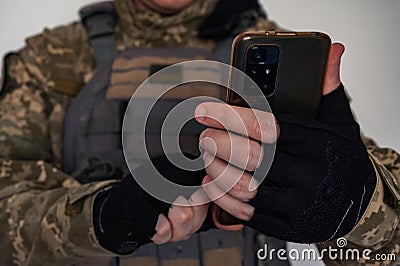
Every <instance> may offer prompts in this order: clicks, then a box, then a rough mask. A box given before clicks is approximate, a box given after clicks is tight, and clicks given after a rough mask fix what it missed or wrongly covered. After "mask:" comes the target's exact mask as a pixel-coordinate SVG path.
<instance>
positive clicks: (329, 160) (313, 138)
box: [246, 85, 376, 243]
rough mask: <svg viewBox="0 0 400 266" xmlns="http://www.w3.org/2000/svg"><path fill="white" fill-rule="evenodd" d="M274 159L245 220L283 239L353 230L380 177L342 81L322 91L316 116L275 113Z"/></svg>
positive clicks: (317, 238)
mask: <svg viewBox="0 0 400 266" xmlns="http://www.w3.org/2000/svg"><path fill="white" fill-rule="evenodd" d="M275 115H276V118H277V120H278V123H279V125H280V136H279V139H278V141H277V145H276V151H275V157H274V161H273V163H272V166H271V169H270V171H269V173H268V175H267V177H266V178H265V180H264V181H263V183H262V184H261V185H260V186H259V188H258V193H257V195H256V197H255V198H254V199H252V200H251V201H250V204H251V205H252V206H254V207H255V213H254V216H253V217H252V219H251V220H250V221H249V222H247V223H246V224H247V225H248V226H250V227H252V228H254V229H257V230H259V231H260V232H262V233H264V234H266V235H269V236H272V237H276V238H279V239H283V240H287V241H292V242H301V243H317V242H323V241H328V240H331V239H334V238H337V237H341V236H343V235H345V234H347V233H349V232H350V231H351V230H352V229H353V228H354V226H355V225H356V224H357V222H358V221H359V219H360V218H361V217H362V215H363V213H364V211H365V209H366V207H367V205H368V203H369V201H370V199H371V196H372V194H373V191H374V188H375V185H376V177H375V172H374V168H373V166H372V164H371V162H370V160H369V157H368V154H367V151H366V148H365V146H364V144H363V143H362V140H361V137H360V130H359V125H358V124H357V123H356V122H355V120H354V118H353V115H352V112H351V109H350V105H349V101H348V99H347V97H346V94H345V91H344V88H343V86H342V85H341V86H340V87H339V88H338V89H337V90H335V91H333V92H331V93H329V94H328V95H325V96H323V98H322V102H321V109H320V117H319V118H318V119H316V120H313V119H309V118H305V117H299V116H294V115H283V114H275Z"/></svg>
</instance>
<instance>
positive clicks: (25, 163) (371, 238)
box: [0, 0, 400, 265]
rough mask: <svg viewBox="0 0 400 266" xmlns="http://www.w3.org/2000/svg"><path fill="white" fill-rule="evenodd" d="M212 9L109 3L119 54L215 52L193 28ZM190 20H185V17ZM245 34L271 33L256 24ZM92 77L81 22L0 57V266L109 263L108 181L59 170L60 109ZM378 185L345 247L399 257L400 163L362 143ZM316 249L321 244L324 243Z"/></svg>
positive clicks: (207, 5) (268, 26) (121, 0)
mask: <svg viewBox="0 0 400 266" xmlns="http://www.w3.org/2000/svg"><path fill="white" fill-rule="evenodd" d="M215 3H216V1H215V0H213V1H195V2H194V4H193V5H191V6H190V7H188V8H187V9H185V10H184V11H183V12H180V13H179V14H178V15H175V16H166V17H162V16H160V15H159V14H156V13H152V12H140V13H139V12H137V10H135V8H134V7H133V4H132V1H131V0H116V1H115V7H116V11H117V13H118V16H119V23H118V25H117V28H116V33H117V42H118V49H119V50H124V49H126V48H130V47H150V46H169V45H170V46H190V47H203V48H204V47H206V48H209V49H212V48H213V45H214V43H213V42H212V41H207V42H206V41H203V40H200V39H199V38H197V37H196V34H197V32H196V30H195V29H196V28H197V26H198V25H199V23H200V22H201V21H202V19H203V18H204V17H205V16H207V15H208V14H209V13H210V12H211V11H212V10H213V8H214V6H215ZM189 18H190V19H189ZM253 29H263V30H273V29H277V27H276V25H275V24H274V23H272V22H270V21H267V20H265V19H259V20H258V22H257V24H256V26H255V27H254V28H253ZM94 71H95V68H94V59H93V52H92V51H91V48H90V46H89V44H88V38H87V35H86V32H85V30H84V28H83V27H82V25H81V24H80V23H78V22H77V23H73V24H70V25H67V26H62V27H58V28H56V29H52V30H48V29H45V30H44V32H43V33H42V34H40V35H37V36H34V37H31V38H29V39H27V41H26V47H25V48H23V49H22V50H20V51H18V52H17V53H11V54H8V55H7V56H6V57H5V59H4V75H3V77H2V78H3V79H2V85H1V87H0V121H1V123H0V224H1V227H0V236H1V237H0V247H1V248H0V264H1V265H12V264H16V265H21V264H29V265H42V264H43V262H44V261H45V262H46V264H51V265H55V264H66V263H71V262H74V261H77V260H80V259H81V258H85V257H95V256H96V257H99V256H109V255H112V254H111V253H110V252H109V251H107V250H105V249H103V248H102V247H101V246H100V245H99V244H98V242H97V240H96V237H95V234H94V230H93V226H92V205H93V199H94V198H95V196H96V194H97V193H98V192H99V190H101V188H104V187H106V186H109V185H110V184H112V183H114V182H117V181H114V180H110V181H104V182H96V183H88V184H84V185H81V184H79V183H78V182H77V181H75V180H74V179H73V178H72V177H71V176H69V175H67V174H65V173H63V172H62V171H60V170H59V169H60V168H61V159H62V158H61V157H62V156H61V154H62V152H61V151H62V133H63V118H64V114H65V111H66V108H67V106H68V104H69V103H70V101H71V100H72V99H73V98H74V96H75V95H76V94H77V93H78V92H79V89H80V88H82V86H83V85H84V84H85V83H86V82H88V80H90V78H91V77H92V76H93V73H94ZM366 144H367V146H368V148H369V151H370V154H371V160H372V161H373V162H374V165H375V167H376V170H377V176H378V180H380V181H379V182H378V184H380V185H378V186H377V190H376V191H375V194H374V197H373V200H372V201H371V203H370V206H369V208H368V210H367V212H366V214H365V215H364V218H363V219H362V220H361V221H360V223H359V225H358V226H357V227H356V228H355V229H354V230H353V232H352V233H351V234H349V236H348V239H349V240H350V241H351V242H352V243H354V245H355V246H357V247H360V248H362V247H369V248H373V249H374V250H376V252H383V251H384V252H385V253H390V252H392V253H396V254H398V253H399V252H400V245H399V239H400V233H399V231H398V230H397V229H398V221H399V218H398V202H399V200H400V198H399V193H400V192H399V191H400V189H399V188H400V186H399V182H400V169H399V168H400V161H399V155H398V154H397V153H395V152H394V151H392V150H389V149H379V148H378V147H377V146H376V145H375V144H374V143H372V142H370V141H366ZM324 245H327V243H325V244H324Z"/></svg>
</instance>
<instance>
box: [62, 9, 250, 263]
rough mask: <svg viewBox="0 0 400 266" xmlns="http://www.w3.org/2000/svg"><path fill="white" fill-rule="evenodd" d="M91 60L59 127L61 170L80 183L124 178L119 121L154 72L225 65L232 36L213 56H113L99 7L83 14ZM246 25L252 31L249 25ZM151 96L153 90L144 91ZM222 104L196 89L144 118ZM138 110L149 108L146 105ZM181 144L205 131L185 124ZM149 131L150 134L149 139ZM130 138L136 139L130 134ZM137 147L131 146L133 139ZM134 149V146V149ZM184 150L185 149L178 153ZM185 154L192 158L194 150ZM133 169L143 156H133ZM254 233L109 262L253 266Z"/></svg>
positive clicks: (155, 248) (105, 13)
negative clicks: (89, 74) (182, 106)
mask: <svg viewBox="0 0 400 266" xmlns="http://www.w3.org/2000/svg"><path fill="white" fill-rule="evenodd" d="M80 14H81V18H82V23H83V25H84V26H85V28H86V30H87V33H88V37H89V40H90V43H91V46H92V48H93V51H94V55H95V61H96V73H95V75H94V76H93V78H92V79H91V80H90V81H89V82H88V83H87V84H86V85H85V86H84V87H83V88H82V89H81V91H80V92H79V94H78V95H77V96H76V98H75V99H74V101H73V102H72V103H71V104H70V105H69V107H68V110H67V113H66V116H65V122H64V145H63V170H64V171H65V172H66V173H68V174H71V175H72V176H74V177H75V178H76V179H77V180H78V181H80V182H81V183H85V182H91V181H99V180H105V179H112V178H120V177H121V176H123V175H124V174H126V173H127V171H128V170H127V168H126V165H125V160H124V154H123V151H122V143H121V128H122V120H123V115H124V112H125V109H126V106H127V103H128V100H129V97H130V95H131V94H132V93H133V92H134V90H135V89H136V88H137V87H138V86H139V85H140V83H141V82H143V81H144V80H145V79H146V78H148V76H149V75H151V74H152V72H155V71H157V70H158V69H160V68H162V67H164V66H165V65H170V64H174V63H178V62H183V61H187V60H192V59H214V60H215V59H216V60H218V61H221V62H225V63H228V62H229V56H230V47H231V43H232V40H233V38H234V36H230V37H229V38H226V39H223V40H220V41H218V42H217V45H216V49H215V51H214V53H210V52H208V51H206V50H202V49H194V48H182V47H181V48H133V49H128V50H126V51H123V52H120V53H118V52H117V50H116V45H115V39H114V26H115V20H116V15H115V13H114V9H113V4H112V2H102V3H98V4H94V5H90V6H87V7H85V8H83V9H82V10H81V13H80ZM247 26H249V25H247ZM149 93H151V92H149ZM199 94H201V95H204V94H205V95H209V96H212V97H215V98H220V99H223V98H224V94H223V92H222V93H221V90H218V89H215V88H213V89H209V90H208V91H207V90H203V91H196V90H193V88H192V89H191V88H187V90H181V91H180V92H179V93H175V94H174V93H172V94H170V95H168V96H167V97H165V98H164V99H163V101H160V103H159V104H158V105H157V106H155V110H154V112H153V114H152V115H151V116H150V117H149V121H150V124H151V123H152V121H153V122H154V123H157V122H159V121H162V120H163V119H164V118H165V116H166V115H167V113H168V111H169V110H170V109H171V108H172V107H173V106H174V105H176V104H177V103H179V102H180V101H182V100H183V99H185V98H188V97H191V96H195V95H199ZM140 104H146V99H143V102H142V103H140ZM188 128H189V132H187V134H186V136H185V137H186V139H185V141H184V142H185V143H189V145H188V147H189V149H190V147H193V143H192V142H197V141H198V135H199V133H200V132H201V131H202V130H203V128H202V127H201V126H200V125H199V124H196V123H195V122H193V123H192V124H189V126H188ZM147 132H148V134H147ZM129 133H131V134H132V139H133V140H134V138H135V136H136V135H135V134H136V133H135V132H129ZM146 134H147V135H146V140H147V142H148V143H149V150H150V153H152V154H153V155H157V154H159V153H161V152H162V148H161V145H160V143H159V138H158V135H159V129H158V128H157V126H154V127H152V126H150V127H149V131H146ZM133 142H134V141H133ZM132 148H133V149H134V145H132ZM183 149H185V147H183ZM187 152H190V153H196V151H195V150H188V151H187ZM133 159H134V160H136V161H137V163H138V165H139V164H140V160H141V159H142V158H133ZM255 238H256V233H255V232H254V231H253V230H251V229H247V228H246V229H244V230H242V231H239V232H229V231H221V230H210V231H208V232H201V233H198V234H194V235H193V236H192V237H190V238H189V239H188V240H185V241H181V242H176V243H167V244H164V245H154V244H147V245H144V246H142V247H140V248H139V249H138V250H137V251H136V252H135V253H134V255H133V256H131V257H124V258H115V259H113V262H112V263H113V265H118V264H119V265H147V266H150V265H255V264H256V258H255V254H256V252H255V250H256V249H255V242H256V241H255Z"/></svg>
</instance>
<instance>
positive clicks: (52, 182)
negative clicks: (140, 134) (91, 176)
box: [0, 28, 113, 265]
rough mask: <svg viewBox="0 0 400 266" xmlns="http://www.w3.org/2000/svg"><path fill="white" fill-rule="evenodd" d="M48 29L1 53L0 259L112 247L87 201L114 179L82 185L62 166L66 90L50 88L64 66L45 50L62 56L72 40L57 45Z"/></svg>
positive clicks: (93, 252)
mask: <svg viewBox="0 0 400 266" xmlns="http://www.w3.org/2000/svg"><path fill="white" fill-rule="evenodd" d="M73 30H76V29H74V28H68V29H66V30H62V31H67V32H69V31H73ZM46 34H47V35H48V37H49V38H47V37H46ZM46 34H44V35H41V36H37V37H35V38H33V39H31V40H30V41H28V45H27V47H25V48H24V49H22V50H21V51H19V52H18V53H12V54H9V55H7V56H6V58H5V64H4V73H5V74H4V76H3V78H2V85H1V87H0V225H1V226H0V247H1V248H0V264H1V265H13V264H17V265H43V263H44V262H45V263H46V264H49V265H56V264H60V263H63V264H65V263H71V262H74V261H76V260H78V259H79V258H82V257H86V256H99V255H107V254H109V252H108V251H106V250H104V249H103V248H102V247H101V246H100V245H99V244H98V242H97V240H96V237H95V234H94V231H93V226H92V206H93V200H94V197H95V196H96V194H97V193H98V192H99V191H101V189H102V188H105V187H108V186H110V185H111V183H112V182H113V181H107V182H100V183H88V184H85V185H80V184H79V183H77V182H76V181H74V179H73V178H72V177H70V176H68V175H67V174H65V173H63V172H62V171H60V170H59V165H60V161H61V160H60V159H61V158H60V156H61V155H60V154H61V146H60V145H61V139H62V137H61V134H62V120H63V113H64V111H65V106H66V105H67V104H68V99H69V96H65V94H63V93H58V92H56V91H55V82H54V79H53V76H52V75H54V74H58V77H62V76H63V73H62V71H58V72H57V73H55V72H51V71H49V70H50V69H54V65H53V66H52V65H51V62H52V60H53V59H54V58H55V57H50V56H49V54H50V52H51V53H52V54H53V55H54V56H59V57H60V59H61V60H62V59H63V57H62V56H61V55H63V53H65V52H69V51H68V49H70V48H68V49H65V50H63V49H60V48H59V47H57V44H58V45H60V46H61V45H65V43H62V42H61V41H60V40H62V39H57V38H55V36H54V34H52V33H46ZM63 36H66V35H65V34H64V35H63ZM51 38H53V39H52V41H53V42H49V40H51ZM49 51H50V52H49ZM74 56H79V55H74ZM71 60H72V59H71ZM73 60H76V59H73ZM53 61H54V60H53ZM62 63H63V61H61V63H60V64H59V65H58V66H59V68H60V69H62V68H63V64H62ZM64 65H65V64H64ZM76 69H79V67H77V68H76ZM63 70H64V71H65V72H64V73H66V74H68V73H69V72H68V71H69V70H68V69H65V68H64V69H63ZM82 73H83V72H82ZM77 76H78V75H77ZM60 84H65V83H60ZM65 88H66V89H69V88H68V84H67V85H65V86H64V89H65ZM59 89H63V88H59Z"/></svg>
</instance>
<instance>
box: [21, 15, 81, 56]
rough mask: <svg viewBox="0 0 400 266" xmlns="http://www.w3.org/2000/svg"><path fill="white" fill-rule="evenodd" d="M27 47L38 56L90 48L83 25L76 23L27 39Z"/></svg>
mask: <svg viewBox="0 0 400 266" xmlns="http://www.w3.org/2000/svg"><path fill="white" fill-rule="evenodd" d="M26 46H27V48H28V49H30V50H31V51H32V52H34V53H37V54H43V53H49V54H50V55H62V54H64V53H68V52H69V51H71V50H75V51H78V50H79V49H82V48H85V47H88V38H87V34H86V32H85V29H84V27H83V25H82V24H81V23H80V22H78V21H76V22H72V23H70V24H68V25H61V26H57V27H54V28H45V29H44V30H43V31H42V32H41V33H39V34H36V35H34V36H29V37H28V38H26Z"/></svg>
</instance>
